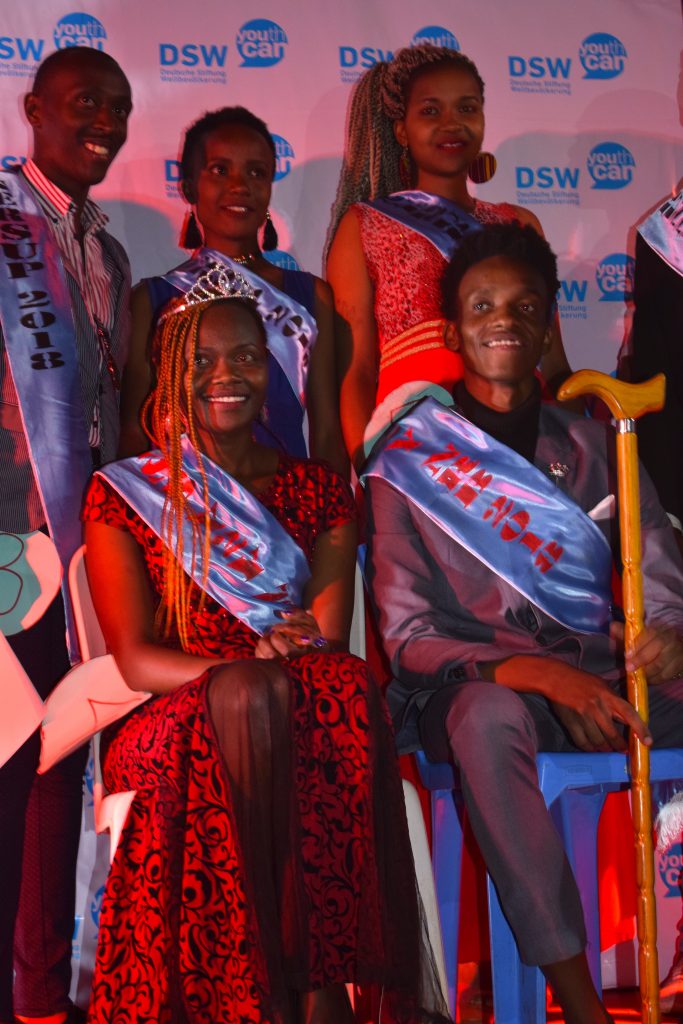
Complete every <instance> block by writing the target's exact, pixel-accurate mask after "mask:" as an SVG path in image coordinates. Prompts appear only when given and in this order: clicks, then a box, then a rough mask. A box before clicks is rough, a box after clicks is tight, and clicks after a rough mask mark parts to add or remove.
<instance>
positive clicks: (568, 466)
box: [366, 225, 683, 1024]
mask: <svg viewBox="0 0 683 1024" xmlns="http://www.w3.org/2000/svg"><path fill="white" fill-rule="evenodd" d="M557 287H558V281H557V264H556V260H555V257H554V255H553V253H552V251H551V250H550V248H549V246H548V244H547V242H546V241H545V240H544V239H542V238H540V237H539V236H538V235H537V234H536V232H535V231H533V230H532V229H531V228H529V227H519V226H517V225H490V226H488V227H486V228H485V229H484V230H483V231H481V232H478V233H476V234H472V235H471V236H470V238H468V239H466V240H465V241H464V242H463V244H462V246H461V247H460V249H459V250H458V252H457V253H456V255H455V256H454V258H453V260H452V261H451V263H450V264H449V266H448V269H447V271H446V275H445V277H444V313H445V315H446V316H447V317H448V320H449V321H450V323H449V328H448V332H447V343H448V344H449V345H451V346H452V347H453V348H454V349H455V350H456V351H459V352H460V354H461V355H462V359H463V366H464V375H463V379H462V380H460V381H458V382H457V383H456V385H455V387H454V389H453V394H452V396H451V397H450V400H449V402H448V405H447V406H446V405H443V404H441V402H440V401H435V400H434V398H432V397H426V398H423V399H421V400H419V401H418V402H417V403H414V404H413V406H412V407H410V408H407V409H405V410H404V414H403V415H402V416H401V417H400V418H399V420H398V422H397V424H396V426H395V428H393V429H392V430H391V431H389V432H388V433H387V436H386V437H385V438H383V439H382V440H381V441H380V442H379V443H378V445H377V447H376V449H375V451H374V452H373V453H372V455H371V456H370V459H369V460H368V463H367V466H366V470H367V477H366V480H367V487H368V495H367V504H368V507H369V518H370V527H369V537H368V557H367V563H366V564H367V578H368V587H369V589H370V592H371V594H372V596H373V600H374V603H375V606H376V609H377V614H378V617H379V624H380V629H381V633H382V636H383V637H384V640H385V644H386V648H387V653H388V655H389V657H390V658H391V664H392V669H393V673H394V678H395V681H394V682H393V683H392V684H391V686H390V687H389V690H388V693H387V699H388V701H389V705H390V707H391V708H392V711H393V713H394V716H395V719H394V720H395V722H396V723H397V724H398V725H399V726H400V730H399V734H398V740H399V747H400V748H403V749H406V747H407V749H415V748H416V747H417V746H422V747H423V749H424V750H425V753H426V755H427V757H428V758H429V759H430V760H432V761H436V762H439V761H452V762H453V763H454V764H455V765H456V766H457V768H458V770H459V774H460V779H461V784H462V791H463V796H464V800H465V805H466V808H467V811H468V816H469V819H470V821H471V823H472V829H473V832H474V834H475V837H476V839H477V842H478V844H479V847H480V849H481V852H482V855H483V858H484V860H485V862H486V866H487V868H488V871H489V873H490V875H491V877H492V879H493V881H494V883H495V885H496V889H497V891H498V893H499V895H500V901H501V905H502V907H503V911H504V913H505V916H506V918H507V920H508V921H509V923H510V927H511V929H512V932H513V934H514V936H515V940H516V942H517V945H518V947H519V953H520V957H521V959H522V960H523V961H524V963H527V964H532V965H538V966H539V967H540V968H541V970H542V971H543V973H544V974H545V976H546V978H547V980H548V982H549V983H550V985H551V986H552V988H553V989H554V991H555V994H556V996H557V999H558V1001H559V1003H560V1006H561V1008H562V1011H563V1019H564V1020H565V1022H566V1024H605V1022H609V1021H611V1018H610V1016H609V1014H608V1013H607V1011H606V1010H605V1007H604V1006H603V1005H602V1003H601V1001H600V999H599V997H598V994H597V992H596V990H595V988H594V985H593V982H592V980H591V975H590V972H589V969H588V963H587V960H586V955H585V945H586V933H585V926H584V918H583V912H582V908H581V900H580V897H579V892H578V889H577V886H576V882H575V880H574V877H573V875H572V872H571V869H570V867H569V864H568V862H567V858H566V855H565V852H564V849H563V847H562V843H561V841H560V839H559V836H558V834H557V831H556V829H555V827H554V824H553V822H552V819H551V817H550V814H549V812H548V810H547V808H546V805H545V802H544V800H543V797H542V795H541V792H540V790H539V785H538V774H537V771H536V754H537V753H538V751H543V750H548V751H560V752H562V751H566V752H572V751H578V750H583V751H611V750H615V751H622V752H624V751H626V750H627V740H628V737H627V733H628V730H633V732H634V733H635V734H636V735H637V736H638V738H639V739H640V740H641V741H642V742H644V743H645V744H647V745H650V744H652V745H653V746H655V747H668V746H679V745H680V743H681V741H682V740H683V565H682V564H681V559H680V556H679V554H678V551H677V549H676V545H675V543H674V539H673V536H672V531H671V527H670V525H669V522H668V520H667V518H666V516H665V514H664V512H663V510H662V508H661V506H660V505H659V503H658V501H657V497H656V494H655V492H654V488H653V487H652V484H651V483H650V481H649V480H648V478H647V476H646V474H645V473H642V474H641V480H640V515H641V521H642V539H643V543H642V567H643V577H644V579H643V585H644V586H643V589H644V610H645V623H646V625H645V627H644V628H643V630H642V632H641V633H640V634H639V636H638V638H637V639H636V642H635V645H634V649H633V650H632V651H631V652H629V653H628V654H626V656H625V655H624V650H623V638H624V626H623V616H622V613H621V610H620V609H618V608H617V607H615V606H614V605H613V603H612V592H611V589H612V588H611V583H612V568H613V565H614V566H616V568H617V569H618V570H619V569H620V568H621V563H620V552H619V525H618V523H619V520H618V508H617V501H616V500H615V495H614V494H613V493H611V492H612V491H613V490H614V486H615V479H616V465H615V462H616V452H615V434H614V430H613V429H611V428H610V427H608V426H607V425H606V424H604V423H600V422H596V421H593V420H591V419H589V418H587V417H585V416H581V415H577V414H575V413H573V412H571V411H568V410H567V409H565V408H562V407H561V406H559V405H557V404H556V403H554V402H542V401H541V396H540V386H539V382H538V380H537V379H536V377H535V374H534V369H535V367H536V365H537V364H538V360H539V359H540V356H541V353H542V351H543V348H544V347H545V346H546V345H547V344H548V343H549V327H550V319H551V315H552V309H553V305H554V298H555V293H556V289H557ZM639 667H642V668H644V669H645V670H646V672H647V678H648V699H649V710H650V718H649V728H648V726H646V725H645V723H644V722H643V721H642V719H641V718H640V717H639V716H638V715H637V713H636V712H635V710H634V709H633V708H632V707H631V705H630V704H629V703H628V701H627V700H626V699H625V698H626V693H625V669H629V670H631V671H633V670H635V669H636V668H639ZM484 752H485V753H484Z"/></svg>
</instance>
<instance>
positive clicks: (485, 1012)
mask: <svg viewBox="0 0 683 1024" xmlns="http://www.w3.org/2000/svg"><path fill="white" fill-rule="evenodd" d="M483 984H484V986H485V988H484V991H482V989H481V987H480V982H479V978H478V971H477V965H475V964H461V965H460V971H459V979H458V1024H495V1021H494V1017H493V1006H492V1000H491V993H490V988H489V990H488V991H486V978H484V979H483ZM605 1003H606V1006H607V1008H608V1010H609V1011H610V1013H611V1014H612V1016H613V1017H614V1020H615V1024H637V1022H639V1021H640V1020H641V1016H640V993H639V991H638V989H614V990H610V991H608V992H605ZM551 1022H552V1024H562V1015H561V1013H560V1010H559V1007H558V1006H557V1005H553V1004H551V1005H550V1006H549V1008H548V1024H551ZM675 1022H679V1024H680V1022H683V1016H675V1017H674V1016H670V1015H668V1014H664V1015H663V1016H662V1024H675ZM520 1024H524V1022H522V1021H520Z"/></svg>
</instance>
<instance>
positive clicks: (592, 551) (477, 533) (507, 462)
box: [362, 398, 612, 633]
mask: <svg viewBox="0 0 683 1024" xmlns="http://www.w3.org/2000/svg"><path fill="white" fill-rule="evenodd" d="M370 476H378V477H381V478H382V479H384V480H386V481H387V482H388V483H390V484H391V485H392V487H395V488H396V490H398V491H400V492H401V493H402V494H405V496H406V497H407V498H408V499H409V500H410V501H411V502H412V503H413V504H414V505H416V506H417V507H418V508H419V509H420V510H421V511H422V512H424V514H425V515H427V516H428V517H429V518H430V519H431V520H432V522H434V523H435V524H436V525H437V526H439V527H441V529H442V530H444V532H445V533H446V534H448V536H449V537H452V538H453V539H454V540H456V541H457V542H458V543H459V544H461V545H462V546H463V547H464V548H466V549H467V550H468V551H470V552H471V553H472V554H473V555H475V556H476V557H477V558H478V559H479V560H480V561H481V562H483V563H484V564H485V565H487V566H488V567H489V568H490V569H491V570H492V571H493V572H494V573H496V575H498V576H500V577H501V578H502V579H504V580H506V582H508V583H510V584H511V585H512V586H513V587H514V588H515V589H516V590H518V591H519V592H520V593H521V594H523V595H524V596H525V597H527V598H528V599H529V600H530V601H531V602H533V604H535V605H537V606H538V607H539V608H540V609H542V611H544V612H545V613H546V614H547V615H550V616H551V618H553V619H556V620H557V622H560V623H562V625H564V626H566V627H567V628H568V629H571V630H572V631H575V632H578V633H605V632H607V631H608V629H609V623H610V618H611V615H610V600H611V593H610V584H611V565H612V554H611V551H610V547H609V544H608V543H607V540H606V539H605V537H604V536H603V534H602V533H601V532H600V529H599V528H598V527H597V526H596V524H595V523H594V522H593V521H592V519H590V518H589V517H588V516H587V515H586V513H585V512H584V511H583V510H582V509H580V508H579V506H578V505H577V504H576V503H575V502H574V501H572V499H571V498H570V497H568V495H566V494H565V493H564V492H563V491H561V490H559V488H558V487H557V486H556V485H555V484H554V483H552V482H551V481H550V480H549V479H548V478H547V477H546V476H544V475H543V473H541V471H540V470H538V469H537V468H536V467H535V466H532V465H531V463H530V462H527V460H526V459H525V458H523V457H522V456H521V455H518V454H517V452H514V451H513V450H512V449H510V448H508V447H506V446H505V445H503V444H500V443H499V442H498V441H495V440H494V439H493V438H492V437H489V435H488V434H485V433H484V431H482V430H480V429H479V428H478V427H475V426H474V424H472V423H470V422H469V421H468V420H466V419H465V418H464V417H463V416H461V415H460V414H459V413H458V412H456V411H455V410H454V409H449V408H446V407H445V406H443V405H441V404H440V403H439V402H437V401H435V399H433V398H425V399H423V400H422V401H421V402H419V403H418V404H417V405H415V406H414V407H413V408H412V409H411V410H410V411H409V412H408V413H407V414H406V415H405V416H403V417H402V418H401V420H400V421H399V422H398V423H397V424H396V425H395V426H394V427H393V428H392V429H391V430H390V431H389V432H388V433H387V434H386V436H385V438H384V440H383V442H382V443H381V448H380V449H379V450H376V453H375V454H373V455H372V456H371V457H370V460H369V462H368V464H367V468H366V469H365V471H364V473H363V477H362V479H363V481H365V480H366V479H367V478H368V477H370Z"/></svg>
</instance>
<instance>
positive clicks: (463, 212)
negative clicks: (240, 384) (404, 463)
mask: <svg viewBox="0 0 683 1024" xmlns="http://www.w3.org/2000/svg"><path fill="white" fill-rule="evenodd" d="M483 136H484V83H483V81H482V78H481V76H480V74H479V72H478V71H477V68H476V66H475V65H474V64H473V62H472V61H471V60H469V58H467V57H466V56H464V54H461V53H457V52H454V51H453V50H449V49H446V48H444V47H438V46H430V45H424V46H412V47H408V48H406V49H403V50H399V51H398V52H397V53H396V55H395V56H394V58H393V59H392V60H391V61H390V62H389V63H379V64H376V65H375V66H374V67H373V68H371V69H370V70H369V71H367V72H366V73H365V75H364V76H363V78H362V79H361V80H360V82H359V83H358V85H357V86H356V89H355V91H354V95H353V98H352V101H351V108H350V112H349V119H348V132H347V140H346V147H345V153H344V163H343V166H342V172H341V177H340V181H339V187H338V191H337V198H336V201H335V204H334V207H333V211H332V224H331V228H330V233H329V238H330V239H331V246H330V248H329V255H328V261H327V276H328V280H329V282H330V284H331V285H332V290H333V292H334V300H335V305H336V308H337V312H338V313H339V317H340V321H341V324H340V326H339V328H338V340H337V344H338V345H339V346H340V363H341V365H342V367H343V377H342V383H341V420H342V429H343V433H344V439H345V442H346V446H347V449H348V451H349V454H350V455H351V457H352V459H353V460H354V462H355V463H356V465H357V466H358V465H360V464H361V463H362V461H363V457H364V456H363V438H364V435H365V432H366V428H368V423H369V421H370V420H371V417H372V415H373V410H375V408H376V406H381V409H378V410H377V414H376V417H375V418H373V422H372V425H371V427H370V429H369V430H368V434H369V435H370V434H372V433H373V432H374V431H375V428H380V427H381V425H382V423H384V424H386V419H387V417H388V416H390V415H391V410H392V409H393V408H394V407H396V406H400V405H401V404H402V402H403V401H405V399H406V397H407V394H408V393H414V392H415V391H416V390H419V389H420V388H421V387H424V386H426V385H427V384H432V385H434V384H436V385H440V386H442V387H444V388H446V389H447V390H450V389H451V388H452V387H453V384H454V383H455V381H456V380H458V379H459V378H460V377H461V376H462V368H461V361H460V358H459V356H458V355H457V354H455V353H453V352H450V351H449V350H448V349H446V348H445V347H444V344H443V330H444V320H443V317H442V314H441V277H442V275H443V272H444V269H445V267H446V264H447V262H448V261H449V259H450V258H451V256H452V255H453V253H454V251H455V249H456V248H457V245H458V241H459V239H460V238H461V237H462V236H463V234H465V233H467V232H469V231H473V230H477V229H478V228H479V227H480V226H481V225H482V224H486V223H491V222H504V221H512V220H517V221H519V222H520V223H522V224H531V225H532V226H533V227H535V228H536V230H537V231H539V232H540V231H541V227H540V224H539V223H538V220H537V219H536V217H535V216H534V215H533V214H532V213H531V212H530V211H529V210H525V209H522V208H521V207H518V206H512V205H510V204H509V203H498V204H492V203H486V202H483V201H482V200H479V199H475V198H474V197H473V196H471V195H470V194H469V191H468V186H467V179H468V170H469V169H470V168H471V167H472V165H473V163H474V162H475V161H476V160H477V158H478V157H480V156H481V157H483V156H484V154H480V150H481V145H482V141H483ZM488 159H489V160H492V159H493V158H492V157H490V156H488ZM480 180H481V176H480ZM484 180H485V178H484ZM404 189H408V190H410V191H407V192H406V191H401V190H404ZM541 370H542V373H543V376H544V377H545V379H546V380H547V381H551V382H552V381H553V380H554V379H555V378H561V377H562V376H563V375H564V374H565V373H566V372H568V370H569V367H568V364H567V361H566V358H565V355H564V351H563V349H562V343H561V340H560V336H559V331H558V330H557V329H556V331H555V337H554V344H553V346H552V348H551V350H550V352H549V354H548V356H547V357H545V359H544V362H543V364H542V367H541ZM397 389H398V390H397ZM382 403H384V404H383V405H382Z"/></svg>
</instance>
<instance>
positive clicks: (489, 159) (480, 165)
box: [467, 153, 498, 185]
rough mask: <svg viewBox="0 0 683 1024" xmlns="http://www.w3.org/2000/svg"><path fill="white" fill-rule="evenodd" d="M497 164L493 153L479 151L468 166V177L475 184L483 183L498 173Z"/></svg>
mask: <svg viewBox="0 0 683 1024" xmlns="http://www.w3.org/2000/svg"><path fill="white" fill-rule="evenodd" d="M497 166H498V164H497V162H496V158H495V156H494V155H493V153H479V155H478V156H475V158H474V160H473V161H472V163H471V164H470V166H469V167H468V168H467V177H468V178H469V179H470V181H473V182H474V184H475V185H483V184H484V182H486V181H490V180H491V178H492V177H493V175H494V174H495V173H496V167H497Z"/></svg>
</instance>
